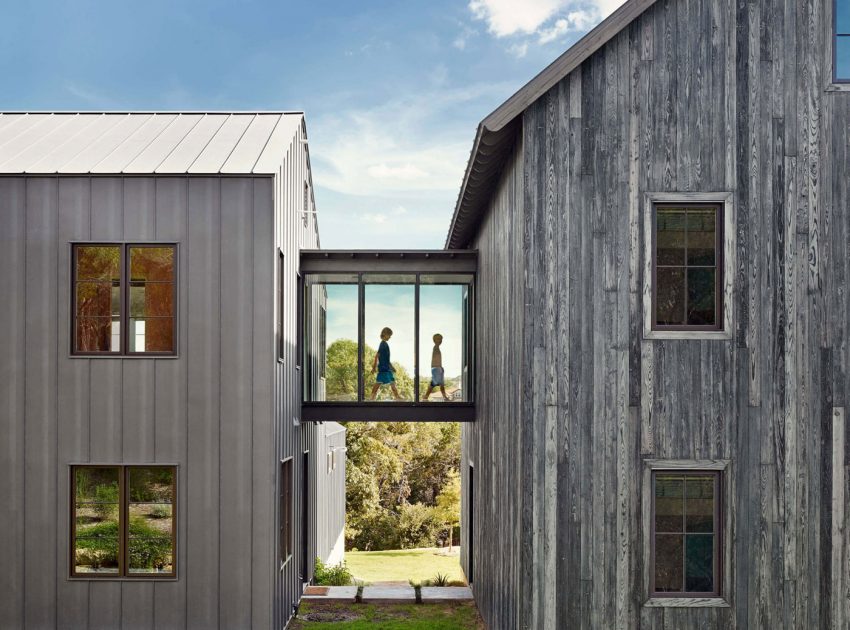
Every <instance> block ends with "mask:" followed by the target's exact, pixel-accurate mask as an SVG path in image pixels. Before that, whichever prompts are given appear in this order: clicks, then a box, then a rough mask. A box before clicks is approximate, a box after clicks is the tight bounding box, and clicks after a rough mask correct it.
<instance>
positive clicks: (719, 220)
mask: <svg viewBox="0 0 850 630" xmlns="http://www.w3.org/2000/svg"><path fill="white" fill-rule="evenodd" d="M723 207H724V204H723V203H720V202H692V201H690V202H689V201H686V202H683V203H678V202H671V201H664V202H655V203H653V204H652V238H651V242H650V251H649V252H648V255H649V256H651V257H652V258H651V260H652V322H651V323H652V325H651V330H652V331H653V332H656V331H658V332H667V331H671V332H672V331H675V332H722V331H723V330H724V328H723V325H724V321H723V308H724V304H723V292H724V281H725V274H724V264H725V256H724V252H723V243H724V236H725V233H724V225H725V223H724V222H725V217H724V214H723V209H724V208H723ZM659 208H714V210H715V216H714V222H715V230H714V270H715V271H714V321H715V325H714V326H698V325H687V324H685V325H673V326H669V325H662V324H659V323H658V257H657V254H656V246H655V244H656V238H657V235H658V225H657V219H658V212H657V211H658V209H659ZM685 247H686V250H685V252H686V253H685V256H686V258H685V264H684V265H683V266H681V267H679V266H678V265H662V267H665V266H672V267H676V268H681V269H683V270H684V271H685V295H684V299H685V313H686V314H687V307H688V295H687V294H688V284H687V282H688V273H687V272H688V269H692V268H709V266H707V265H693V266H689V265H688V264H687V262H688V261H687V245H686V246H685Z"/></svg>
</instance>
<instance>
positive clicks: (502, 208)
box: [461, 147, 534, 627]
mask: <svg viewBox="0 0 850 630" xmlns="http://www.w3.org/2000/svg"><path fill="white" fill-rule="evenodd" d="M508 163H509V166H508V168H507V169H506V171H507V174H506V176H505V177H504V178H503V179H502V181H501V183H500V185H499V188H498V190H497V191H496V193H495V194H494V202H493V203H494V208H496V210H495V211H494V212H493V213H492V214H491V215H490V216H489V217H488V218H487V219H486V220H485V223H484V225H482V227H481V232H480V235H479V239H478V243H477V247H478V248H479V249H480V254H479V256H480V260H485V261H486V264H485V265H484V266H482V267H480V268H479V271H478V284H477V288H476V314H475V317H476V322H475V330H476V350H475V356H476V357H478V360H477V362H476V392H480V393H479V394H477V395H476V399H477V402H476V407H477V414H478V419H477V422H476V423H475V424H474V425H473V424H468V423H465V424H463V425H462V426H461V431H462V435H463V461H464V462H465V464H464V466H463V467H462V483H464V484H468V479H469V465H470V464H472V465H474V467H475V473H474V476H475V481H474V483H475V489H474V496H475V502H476V503H475V524H474V525H473V528H472V530H473V531H470V528H469V527H468V526H467V523H468V519H469V506H468V505H467V503H466V502H464V503H463V506H462V509H461V531H462V532H464V534H463V535H464V537H465V538H464V541H463V543H462V546H461V555H462V562H463V565H464V567H465V568H466V572H467V575H470V568H469V553H468V552H469V546H472V547H473V548H474V551H473V556H474V557H473V562H474V567H473V569H474V575H473V590H474V591H475V595H476V598H477V599H478V601H479V606H480V607H481V609H482V611H486V613H487V616H486V618H485V620H486V622H487V624H488V627H498V625H499V623H501V624H502V625H503V627H518V624H519V623H520V619H521V617H520V609H519V602H521V601H523V600H524V599H526V598H530V597H531V596H532V590H531V588H530V587H531V584H530V583H529V581H528V579H527V576H525V575H523V574H522V573H521V571H522V569H523V567H524V566H525V567H526V568H527V567H528V566H529V565H528V564H527V563H526V564H525V565H524V564H523V563H522V561H521V558H522V556H523V554H526V553H528V551H529V550H530V546H529V545H528V544H527V542H528V540H529V537H530V534H531V519H532V514H531V512H530V510H528V509H527V508H528V507H530V506H531V500H530V498H527V496H528V495H529V494H530V493H531V492H532V491H533V489H534V486H533V483H532V482H533V480H532V479H531V478H530V477H529V475H528V473H529V466H530V465H531V461H532V460H531V453H530V452H529V448H530V445H531V444H533V442H532V441H531V440H530V438H529V434H528V432H527V431H526V427H525V426H524V422H523V417H524V413H525V410H524V409H523V403H522V400H523V396H522V388H523V385H524V382H523V380H522V378H523V377H522V373H521V371H520V370H519V368H520V365H521V364H520V361H521V357H522V344H523V318H524V313H523V310H524V306H523V301H522V297H521V296H522V294H523V290H524V283H525V282H526V278H525V276H524V275H523V266H522V255H523V252H522V241H523V233H524V231H525V226H524V217H523V212H522V208H523V203H522V194H523V170H522V151H521V148H519V147H518V148H517V150H516V151H515V153H514V154H513V155H512V156H511V158H510V159H509V161H508ZM468 493H469V488H468V487H467V488H466V491H465V492H464V497H466V496H468ZM508 506H511V509H506V508H507V507H508ZM479 579H480V587H479ZM497 620H500V621H498V622H497Z"/></svg>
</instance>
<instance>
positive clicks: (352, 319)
mask: <svg viewBox="0 0 850 630" xmlns="http://www.w3.org/2000/svg"><path fill="white" fill-rule="evenodd" d="M304 282H305V301H304V305H305V306H304V314H305V317H304V321H305V328H306V330H305V333H306V340H305V341H306V343H305V352H306V353H307V357H306V360H305V361H304V366H305V374H304V381H305V400H310V401H331V402H344V401H351V400H357V338H358V333H357V299H358V298H357V282H358V277H357V275H356V274H339V275H328V274H321V275H320V274H310V275H307V276H306V277H305V279H304Z"/></svg>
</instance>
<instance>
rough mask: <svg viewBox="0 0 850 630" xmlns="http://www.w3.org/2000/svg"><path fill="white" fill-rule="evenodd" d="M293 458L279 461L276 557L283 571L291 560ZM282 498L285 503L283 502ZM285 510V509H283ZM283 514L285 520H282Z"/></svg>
mask: <svg viewBox="0 0 850 630" xmlns="http://www.w3.org/2000/svg"><path fill="white" fill-rule="evenodd" d="M293 470H294V458H293V457H291V456H290V457H285V458H284V459H282V460H280V487H279V488H278V510H279V512H280V514H278V520H279V523H278V557H279V561H280V568H281V569H283V567H284V566H286V564H287V563H288V562H289V561H290V560H292V552H293V544H292V530H293V527H292V516H293V514H294V510H293V509H292V499H293V496H294V492H293V484H294V480H295V479H294V475H293ZM284 498H285V499H286V501H284ZM284 508H285V509H284ZM284 513H285V514H286V518H284Z"/></svg>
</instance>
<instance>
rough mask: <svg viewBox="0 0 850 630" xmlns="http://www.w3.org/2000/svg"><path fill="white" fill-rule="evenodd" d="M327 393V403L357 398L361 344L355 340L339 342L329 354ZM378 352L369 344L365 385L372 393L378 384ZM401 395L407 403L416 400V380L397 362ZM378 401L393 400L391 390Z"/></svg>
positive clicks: (365, 355) (382, 391)
mask: <svg viewBox="0 0 850 630" xmlns="http://www.w3.org/2000/svg"><path fill="white" fill-rule="evenodd" d="M327 356H328V362H327V369H326V377H325V378H326V380H325V391H326V395H327V400H331V401H333V400H356V399H357V342H356V341H352V340H351V339H337V340H336V341H334V342H333V343H332V344H331V345H330V346H328V351H327ZM374 357H375V350H374V348H372V347H371V346H369V345H368V344H366V345H364V347H363V372H364V374H363V385H364V389H365V391H366V392H367V393H368V392H371V391H372V385H374V384H375V374H372V373H371V367H370V366H371V365H372V359H373V358H374ZM393 367H394V368H395V380H396V387H397V388H398V393H399V395H400V396H401V397H402V399H404V400H413V378H412V377H411V376H410V374H409V373H408V371H407V370H406V369H405V368H404V367H402V365H401V364H399V363H395V362H394V363H393ZM377 399H378V400H391V399H392V393H391V392H390V388H389V387H388V386H387V387H382V388H381V389H380V390H379V391H378V398H377Z"/></svg>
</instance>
